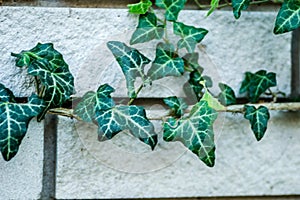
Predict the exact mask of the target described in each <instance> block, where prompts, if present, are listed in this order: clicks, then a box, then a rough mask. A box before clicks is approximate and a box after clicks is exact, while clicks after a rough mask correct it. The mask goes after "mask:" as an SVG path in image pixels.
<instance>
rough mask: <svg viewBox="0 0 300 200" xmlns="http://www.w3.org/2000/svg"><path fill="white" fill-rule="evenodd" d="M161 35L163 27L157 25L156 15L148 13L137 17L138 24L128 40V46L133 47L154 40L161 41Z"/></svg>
mask: <svg viewBox="0 0 300 200" xmlns="http://www.w3.org/2000/svg"><path fill="white" fill-rule="evenodd" d="M163 34H164V26H163V25H157V17H156V15H155V14H154V13H150V12H148V13H146V14H144V15H140V16H139V24H138V26H137V27H136V30H135V31H134V33H133V35H132V37H131V39H130V44H131V45H133V44H137V43H143V42H148V41H150V40H154V39H161V38H162V36H163Z"/></svg>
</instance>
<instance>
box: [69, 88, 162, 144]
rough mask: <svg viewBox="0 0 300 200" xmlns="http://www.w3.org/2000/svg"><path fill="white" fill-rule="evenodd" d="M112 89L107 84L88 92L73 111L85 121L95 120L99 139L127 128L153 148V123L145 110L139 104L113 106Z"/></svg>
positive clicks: (111, 136) (154, 137)
mask: <svg viewBox="0 0 300 200" xmlns="http://www.w3.org/2000/svg"><path fill="white" fill-rule="evenodd" d="M112 92H114V89H113V88H112V87H111V86H109V85H108V84H104V85H101V86H100V87H99V89H98V90H97V92H96V93H92V92H88V93H87V94H86V95H84V97H83V99H82V101H81V102H80V103H79V104H78V105H77V107H76V108H75V113H76V114H77V115H78V116H79V117H80V118H82V119H84V120H85V119H87V120H86V121H90V119H91V120H93V121H96V122H97V124H98V127H99V128H98V134H99V140H101V141H104V140H107V139H111V138H113V137H114V136H115V135H116V134H117V133H119V132H121V131H122V130H129V131H130V132H131V133H132V135H134V136H135V137H137V138H139V139H140V140H141V141H142V142H144V143H146V144H148V145H149V146H151V148H152V149H154V147H155V145H156V143H157V134H156V133H155V132H154V126H153V124H152V123H151V122H150V121H149V120H148V119H147V117H146V114H145V110H144V108H142V107H139V106H125V105H118V106H115V104H114V101H113V100H112V98H111V96H110V94H111V93H112Z"/></svg>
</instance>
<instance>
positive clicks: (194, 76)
mask: <svg viewBox="0 0 300 200" xmlns="http://www.w3.org/2000/svg"><path fill="white" fill-rule="evenodd" d="M202 81H204V82H205V86H206V87H211V86H212V81H211V79H210V77H208V76H202V74H201V73H200V72H199V71H198V70H194V71H192V72H191V73H190V78H189V80H188V84H189V86H190V87H191V88H192V90H193V91H194V93H195V95H196V96H197V98H198V100H200V98H201V97H202V95H203V92H202V91H203V88H204V86H203V85H202V84H201V83H200V82H202Z"/></svg>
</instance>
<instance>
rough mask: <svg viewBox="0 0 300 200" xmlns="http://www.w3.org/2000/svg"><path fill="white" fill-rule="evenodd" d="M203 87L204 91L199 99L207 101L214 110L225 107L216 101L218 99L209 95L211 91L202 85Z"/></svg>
mask: <svg viewBox="0 0 300 200" xmlns="http://www.w3.org/2000/svg"><path fill="white" fill-rule="evenodd" d="M202 84H205V83H202ZM204 89H205V93H204V95H203V97H202V99H201V100H205V101H207V103H208V106H209V107H211V108H213V109H215V110H225V107H224V106H223V105H222V104H221V103H220V102H219V101H218V99H216V98H215V97H213V96H212V95H211V93H210V92H209V91H208V90H207V88H206V87H204Z"/></svg>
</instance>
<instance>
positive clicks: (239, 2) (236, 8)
mask: <svg viewBox="0 0 300 200" xmlns="http://www.w3.org/2000/svg"><path fill="white" fill-rule="evenodd" d="M250 2H251V0H232V8H233V15H234V17H235V18H236V19H238V18H240V16H241V12H242V10H246V9H247V8H248V6H249V5H250Z"/></svg>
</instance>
